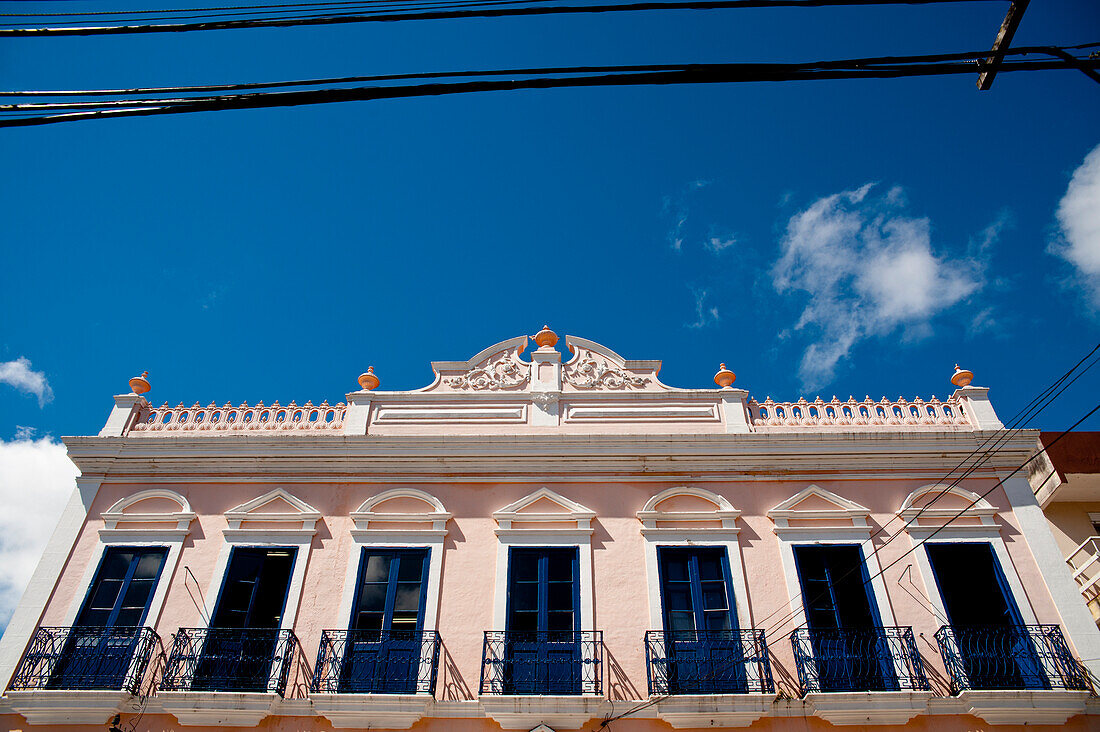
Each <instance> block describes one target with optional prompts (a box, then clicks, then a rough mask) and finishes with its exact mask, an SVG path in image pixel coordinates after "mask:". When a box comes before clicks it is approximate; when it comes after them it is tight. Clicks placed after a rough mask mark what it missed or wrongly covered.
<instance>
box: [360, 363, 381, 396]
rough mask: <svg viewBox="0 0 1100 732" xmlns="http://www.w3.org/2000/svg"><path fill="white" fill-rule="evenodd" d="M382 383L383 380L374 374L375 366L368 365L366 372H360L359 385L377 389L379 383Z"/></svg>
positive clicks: (368, 388) (368, 389)
mask: <svg viewBox="0 0 1100 732" xmlns="http://www.w3.org/2000/svg"><path fill="white" fill-rule="evenodd" d="M381 383H382V380H381V379H379V378H378V377H377V376H375V375H374V367H373V366H368V367H367V372H366V373H365V374H359V386H361V387H363V388H364V389H366V390H367V391H370V390H371V389H377V388H378V385H379V384H381Z"/></svg>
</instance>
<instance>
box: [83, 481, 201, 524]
mask: <svg viewBox="0 0 1100 732" xmlns="http://www.w3.org/2000/svg"><path fill="white" fill-rule="evenodd" d="M101 516H102V517H103V522H104V527H103V530H104V531H106V532H118V531H131V532H142V533H149V532H150V531H170V532H183V534H186V533H187V531H188V527H189V526H190V524H191V521H193V520H194V518H195V512H194V511H192V510H191V504H190V503H188V501H187V499H186V498H184V497H183V496H182V495H180V494H179V493H176V492H175V491H171V490H168V489H166V488H151V489H149V490H144V491H139V492H137V493H135V494H133V495H131V496H127V497H126V498H122V499H120V500H118V501H116V502H115V503H114V505H112V506H111V507H110V508H108V509H107V510H106V511H104V512H103V513H102V514H101Z"/></svg>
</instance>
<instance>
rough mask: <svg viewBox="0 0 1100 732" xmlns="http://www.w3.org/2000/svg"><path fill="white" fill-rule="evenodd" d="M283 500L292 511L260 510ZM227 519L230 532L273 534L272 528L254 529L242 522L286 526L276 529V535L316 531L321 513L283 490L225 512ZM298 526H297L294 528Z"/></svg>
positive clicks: (280, 489)
mask: <svg viewBox="0 0 1100 732" xmlns="http://www.w3.org/2000/svg"><path fill="white" fill-rule="evenodd" d="M277 500H282V501H285V502H286V503H287V504H289V505H290V508H291V510H290V511H283V512H274V513H265V512H262V511H260V510H259V509H261V508H263V507H264V506H266V505H267V504H269V503H271V502H272V501H277ZM225 518H226V520H227V521H228V522H229V530H230V531H242V532H245V531H257V532H264V533H271V532H272V531H273V530H272V529H271V528H263V529H253V528H249V527H246V526H242V522H248V521H255V522H258V523H264V524H272V523H274V524H285V525H286V528H285V529H283V528H280V529H275V530H274V531H275V532H276V533H279V532H282V533H286V532H289V531H295V532H297V531H308V532H310V533H314V532H315V531H316V528H315V527H316V525H317V522H318V521H320V520H321V512H320V511H318V510H317V509H316V508H314V507H313V506H311V505H309V504H308V503H306V502H305V501H303V500H302V499H301V498H298V497H297V496H294V495H292V494H290V493H288V492H287V491H285V490H284V489H282V488H276V489H275V490H273V491H270V492H268V493H265V494H263V495H262V496H260V497H258V498H253V499H252V500H251V501H246V502H245V503H242V504H241V505H239V506H235V507H234V508H231V509H229V510H228V511H226V512H225ZM294 524H297V526H294Z"/></svg>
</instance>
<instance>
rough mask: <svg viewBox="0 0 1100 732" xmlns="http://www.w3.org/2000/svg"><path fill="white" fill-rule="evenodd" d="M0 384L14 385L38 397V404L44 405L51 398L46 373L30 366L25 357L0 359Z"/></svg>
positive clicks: (51, 390)
mask: <svg viewBox="0 0 1100 732" xmlns="http://www.w3.org/2000/svg"><path fill="white" fill-rule="evenodd" d="M0 384H7V385H8V386H14V387H15V388H16V389H18V390H19V391H25V392H27V393H28V394H34V395H35V396H36V397H38V406H40V407H41V406H44V405H45V404H46V402H48V401H50V400H51V399H53V389H51V388H50V382H48V381H47V380H46V375H45V374H44V373H42V372H41V371H35V370H34V369H32V368H31V362H30V361H28V360H27V359H25V358H22V357H20V358H17V359H15V360H14V361H0Z"/></svg>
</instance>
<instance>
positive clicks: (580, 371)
mask: <svg viewBox="0 0 1100 732" xmlns="http://www.w3.org/2000/svg"><path fill="white" fill-rule="evenodd" d="M572 348H573V346H570V349H572ZM577 350H578V355H579V358H578V359H577V360H576V363H574V362H573V361H570V362H569V363H565V364H562V367H561V377H562V381H564V382H565V383H567V384H571V385H572V386H574V387H576V388H577V389H628V388H634V389H642V388H644V387H645V385H646V384H648V383H649V381H650V379H649V377H648V376H636V375H634V374H632V373H630V372H629V371H627V370H625V369H622V368H620V367H618V366H616V365H615V364H613V363H611V361H609V360H608V359H607V358H606V357H604V356H602V355H599V354H597V353H593V352H592V351H590V350H588V349H587V348H580V349H577Z"/></svg>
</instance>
